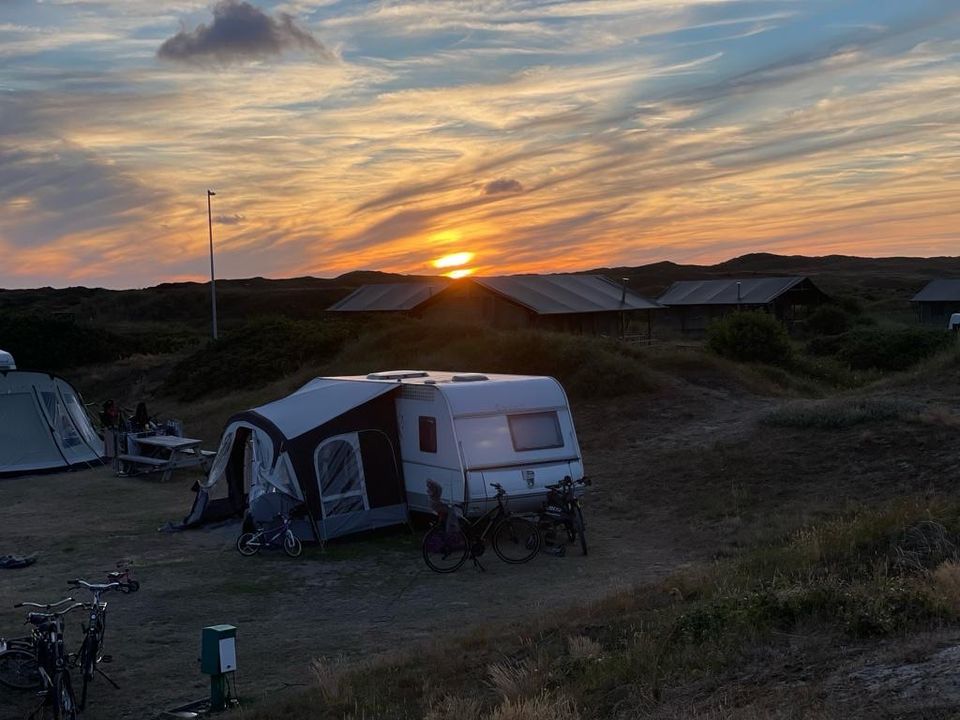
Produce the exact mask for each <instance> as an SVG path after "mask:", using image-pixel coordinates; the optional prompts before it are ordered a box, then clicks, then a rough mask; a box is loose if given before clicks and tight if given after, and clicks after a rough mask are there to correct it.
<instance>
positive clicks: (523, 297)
mask: <svg viewBox="0 0 960 720" xmlns="http://www.w3.org/2000/svg"><path fill="white" fill-rule="evenodd" d="M471 280H472V281H473V282H475V283H477V284H478V285H480V286H482V287H485V288H487V289H488V290H491V291H493V292H495V293H497V294H499V295H502V296H504V297H506V298H508V299H509V300H513V301H514V302H516V303H518V304H520V305H523V306H525V307H527V308H529V309H531V310H533V311H534V312H536V313H537V314H538V315H564V314H575V313H591V312H611V311H619V310H656V309H659V308H660V305H658V304H657V303H655V302H654V301H652V300H648V299H647V298H645V297H643V296H642V295H638V294H637V293H635V292H633V291H632V290H630V289H629V288H627V289H626V290H624V288H623V286H621V285H618V284H617V283H615V282H613V281H612V280H609V279H608V278H606V277H604V276H603V275H503V276H500V277H474V278H471Z"/></svg>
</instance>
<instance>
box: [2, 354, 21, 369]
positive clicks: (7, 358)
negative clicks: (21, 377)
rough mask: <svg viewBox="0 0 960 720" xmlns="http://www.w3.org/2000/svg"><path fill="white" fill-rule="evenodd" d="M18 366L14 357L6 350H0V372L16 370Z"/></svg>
mask: <svg viewBox="0 0 960 720" xmlns="http://www.w3.org/2000/svg"><path fill="white" fill-rule="evenodd" d="M16 369H17V364H16V363H15V362H14V361H13V355H11V354H10V353H8V352H7V351H6V350H0V370H16Z"/></svg>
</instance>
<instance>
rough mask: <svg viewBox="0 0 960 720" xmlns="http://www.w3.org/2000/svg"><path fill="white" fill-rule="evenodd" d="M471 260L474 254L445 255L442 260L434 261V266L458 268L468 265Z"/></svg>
mask: <svg viewBox="0 0 960 720" xmlns="http://www.w3.org/2000/svg"><path fill="white" fill-rule="evenodd" d="M471 260H473V253H472V252H458V253H453V254H452V255H444V256H443V257H442V258H437V259H436V260H434V261H433V266H434V267H435V268H448V267H458V266H460V265H466V264H467V263H468V262H470V261H471ZM451 277H452V276H451Z"/></svg>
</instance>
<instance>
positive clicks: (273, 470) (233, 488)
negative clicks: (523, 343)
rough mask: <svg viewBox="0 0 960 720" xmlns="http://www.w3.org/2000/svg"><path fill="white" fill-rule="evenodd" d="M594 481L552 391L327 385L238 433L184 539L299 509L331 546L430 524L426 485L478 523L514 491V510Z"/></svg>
mask: <svg viewBox="0 0 960 720" xmlns="http://www.w3.org/2000/svg"><path fill="white" fill-rule="evenodd" d="M568 475H569V476H570V477H571V478H572V479H574V480H579V479H581V478H582V477H583V460H582V458H581V455H580V446H579V444H578V443H577V435H576V432H575V431H574V427H573V417H572V416H571V414H570V406H569V404H568V402H567V396H566V394H565V393H564V391H563V388H562V387H560V384H559V383H558V382H557V381H556V380H554V379H553V378H548V377H533V376H525V375H481V374H477V373H454V372H436V371H430V372H428V371H423V370H397V371H391V372H378V373H372V374H370V375H358V376H347V377H321V378H316V379H315V380H312V381H311V382H309V383H307V384H306V385H305V386H303V387H302V388H300V389H299V390H297V391H296V392H294V393H293V394H291V395H289V396H287V397H285V398H281V399H279V400H276V401H274V402H272V403H269V404H267V405H264V406H262V407H259V408H254V409H252V410H247V411H245V412H242V413H239V414H237V415H234V416H233V417H232V418H230V420H228V421H227V426H226V428H225V429H224V433H223V438H222V440H221V443H220V450H219V451H218V453H217V458H216V460H215V461H214V463H213V467H212V469H211V471H210V474H209V476H208V477H207V479H206V481H205V482H203V483H200V485H199V487H198V494H197V498H196V501H195V502H194V506H193V509H192V510H191V512H190V514H189V515H188V516H187V517H186V518H185V519H184V521H183V523H182V524H181V525H180V526H179V527H190V526H194V525H198V524H202V523H204V522H208V521H211V520H215V519H223V518H225V517H229V516H231V515H237V514H242V513H245V512H249V513H250V514H251V515H252V516H253V517H254V518H256V519H270V518H272V517H273V516H274V514H275V513H276V512H277V509H278V508H280V509H290V508H292V507H293V506H300V507H302V508H303V510H304V511H305V513H306V515H307V519H308V521H303V522H299V523H298V524H297V525H296V526H295V530H296V532H297V533H298V534H299V535H300V536H301V537H303V538H304V539H310V538H311V536H312V539H315V540H318V541H324V540H327V539H330V538H333V537H337V536H339V535H345V534H348V533H352V532H358V531H361V530H368V529H372V528H375V527H383V526H386V525H395V524H397V523H402V522H404V521H405V520H406V518H407V512H408V510H414V511H422V512H430V503H429V501H428V497H427V491H426V489H427V482H428V481H431V480H432V481H434V482H436V483H438V484H439V485H440V486H441V487H442V488H443V499H444V500H445V501H447V502H454V503H462V504H463V505H464V506H465V508H466V512H467V514H468V515H478V514H480V513H482V512H483V511H484V510H486V509H487V508H488V507H490V506H491V505H492V503H494V502H495V499H494V498H495V492H494V490H493V488H492V487H491V483H498V484H500V485H502V486H503V488H504V490H505V491H506V492H507V495H508V497H509V503H510V507H511V509H513V510H516V511H530V510H536V509H538V508H539V507H540V506H541V504H542V502H543V499H544V497H545V495H546V489H545V486H546V485H549V484H553V483H556V482H558V481H560V480H561V479H562V478H563V477H564V476H568Z"/></svg>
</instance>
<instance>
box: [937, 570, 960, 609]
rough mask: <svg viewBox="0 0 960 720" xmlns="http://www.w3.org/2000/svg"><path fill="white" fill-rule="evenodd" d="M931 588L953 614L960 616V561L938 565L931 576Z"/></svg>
mask: <svg viewBox="0 0 960 720" xmlns="http://www.w3.org/2000/svg"><path fill="white" fill-rule="evenodd" d="M931 581H932V583H933V587H934V589H935V591H936V592H937V593H939V594H940V595H941V596H942V597H943V599H944V602H946V603H947V604H948V605H949V606H950V607H951V608H952V609H953V611H954V612H956V613H958V614H960V561H957V560H947V561H945V562H942V563H940V565H938V566H937V568H936V569H935V570H934V571H933V573H932V576H931Z"/></svg>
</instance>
